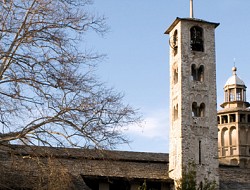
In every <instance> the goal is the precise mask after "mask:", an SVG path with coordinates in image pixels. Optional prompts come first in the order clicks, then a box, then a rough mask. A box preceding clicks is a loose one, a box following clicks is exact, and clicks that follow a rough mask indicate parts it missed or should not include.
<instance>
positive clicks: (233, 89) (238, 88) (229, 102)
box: [221, 67, 250, 108]
mask: <svg viewBox="0 0 250 190" xmlns="http://www.w3.org/2000/svg"><path fill="white" fill-rule="evenodd" d="M232 71H233V76H231V77H230V78H229V79H228V80H227V82H226V84H225V86H224V103H223V104H221V107H222V108H236V107H238V108H247V107H249V106H250V104H249V103H248V102H246V88H247V87H246V85H245V83H244V82H243V80H241V79H240V78H239V77H238V76H237V74H236V71H237V68H236V67H233V68H232Z"/></svg>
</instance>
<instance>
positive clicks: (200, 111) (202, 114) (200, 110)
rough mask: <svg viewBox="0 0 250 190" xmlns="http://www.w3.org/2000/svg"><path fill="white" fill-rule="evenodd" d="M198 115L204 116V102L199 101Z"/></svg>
mask: <svg viewBox="0 0 250 190" xmlns="http://www.w3.org/2000/svg"><path fill="white" fill-rule="evenodd" d="M199 115H200V117H204V116H205V104H204V103H201V105H200V108H199Z"/></svg>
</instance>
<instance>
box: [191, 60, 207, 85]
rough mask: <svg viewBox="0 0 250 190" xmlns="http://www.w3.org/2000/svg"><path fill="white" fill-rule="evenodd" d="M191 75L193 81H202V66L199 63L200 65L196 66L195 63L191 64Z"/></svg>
mask: <svg viewBox="0 0 250 190" xmlns="http://www.w3.org/2000/svg"><path fill="white" fill-rule="evenodd" d="M191 76H192V80H193V81H200V82H203V81H204V66H203V65H201V66H200V67H198V68H196V65H195V64H192V65H191Z"/></svg>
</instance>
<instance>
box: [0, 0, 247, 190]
mask: <svg viewBox="0 0 250 190" xmlns="http://www.w3.org/2000/svg"><path fill="white" fill-rule="evenodd" d="M190 5H191V6H190V18H176V19H175V20H174V22H173V23H172V24H171V25H170V26H169V28H168V29H167V30H166V32H165V34H168V35H169V45H170V61H169V66H170V67H169V68H170V69H169V70H170V108H169V109H170V121H169V127H170V149H169V154H165V153H142V152H127V151H110V150H96V149H76V148H55V147H39V146H22V145H11V144H7V145H1V148H0V171H1V175H0V190H2V189H16V190H21V189H22V190H33V189H53V188H49V187H50V186H51V185H53V183H54V182H56V181H58V180H59V182H60V183H57V185H58V184H59V185H61V186H60V188H59V187H58V186H57V189H65V190H66V189H73V190H80V189H81V190H176V189H177V184H178V181H179V180H180V179H181V178H183V174H184V173H185V171H186V169H187V167H188V166H189V165H192V166H193V168H194V170H195V172H196V182H197V188H198V189H199V190H202V189H204V184H205V179H207V180H208V181H214V182H216V184H218V189H220V190H250V109H249V107H250V104H249V103H248V102H247V97H246V88H247V87H246V85H245V83H244V82H243V80H241V79H240V78H239V77H238V76H237V69H236V67H233V69H232V71H233V75H232V76H231V77H230V78H229V79H228V80H227V82H226V84H225V86H224V102H222V104H221V107H222V109H221V110H219V111H218V112H217V91H216V53H215V52H216V51H215V29H216V28H217V27H218V26H219V24H218V23H215V22H209V21H205V20H201V19H197V18H194V17H193V4H192V0H190ZM219 90H220V89H219ZM221 90H222V89H221ZM167 126H168V124H166V127H167ZM51 163H52V164H51ZM52 166H56V169H55V167H54V168H53V167H52ZM52 174H53V175H54V176H53V180H49V175H52ZM65 176H67V180H68V181H65V180H63V179H64V178H63V177H65ZM60 180H61V181H60ZM61 182H62V183H61ZM64 182H67V184H64ZM38 187H39V188H38Z"/></svg>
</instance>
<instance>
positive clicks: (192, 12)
mask: <svg viewBox="0 0 250 190" xmlns="http://www.w3.org/2000/svg"><path fill="white" fill-rule="evenodd" d="M190 18H194V10H193V0H190Z"/></svg>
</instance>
